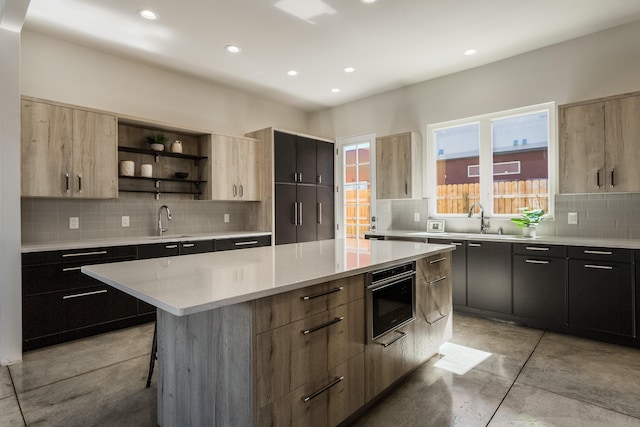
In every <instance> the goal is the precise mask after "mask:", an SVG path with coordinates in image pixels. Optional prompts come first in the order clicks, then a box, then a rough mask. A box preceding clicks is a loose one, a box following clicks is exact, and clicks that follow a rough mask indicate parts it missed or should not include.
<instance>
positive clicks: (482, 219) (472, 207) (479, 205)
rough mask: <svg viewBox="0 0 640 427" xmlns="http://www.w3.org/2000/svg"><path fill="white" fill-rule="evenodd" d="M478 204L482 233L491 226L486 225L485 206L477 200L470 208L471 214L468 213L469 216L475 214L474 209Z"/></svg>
mask: <svg viewBox="0 0 640 427" xmlns="http://www.w3.org/2000/svg"><path fill="white" fill-rule="evenodd" d="M476 206H477V207H479V208H480V234H484V232H485V231H486V229H487V228H489V226H488V225H485V223H484V208H483V207H482V205H481V204H480V203H477V202H476V203H474V204H472V205H471V207H470V208H469V215H467V218H471V216H472V215H473V209H474V208H475V207H476Z"/></svg>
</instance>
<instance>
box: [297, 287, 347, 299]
mask: <svg viewBox="0 0 640 427" xmlns="http://www.w3.org/2000/svg"><path fill="white" fill-rule="evenodd" d="M343 289H344V286H340V287H339V288H333V289H329V290H328V291H324V292H318V293H317V294H313V295H305V296H303V297H300V299H301V300H303V301H309V300H310V299H314V298H319V297H323V296H325V295H329V294H334V293H336V292H340V291H341V290H343Z"/></svg>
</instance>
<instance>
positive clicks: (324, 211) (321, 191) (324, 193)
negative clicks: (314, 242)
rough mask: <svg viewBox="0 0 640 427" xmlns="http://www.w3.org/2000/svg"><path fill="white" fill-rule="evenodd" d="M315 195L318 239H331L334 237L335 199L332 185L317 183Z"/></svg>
mask: <svg viewBox="0 0 640 427" xmlns="http://www.w3.org/2000/svg"><path fill="white" fill-rule="evenodd" d="M316 196H317V206H318V207H317V211H318V212H317V213H316V215H317V220H316V221H317V223H318V227H317V230H318V240H326V239H333V238H334V237H335V234H336V233H335V229H336V226H335V210H334V209H335V199H334V193H333V187H324V186H322V185H319V186H318V187H317V190H316Z"/></svg>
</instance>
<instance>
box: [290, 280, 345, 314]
mask: <svg viewBox="0 0 640 427" xmlns="http://www.w3.org/2000/svg"><path fill="white" fill-rule="evenodd" d="M289 295H290V298H291V321H292V322H295V321H297V320H300V319H304V318H305V317H309V316H313V315H316V314H319V313H322V312H323V311H326V310H328V309H330V308H333V307H337V306H339V305H343V304H346V303H347V302H348V300H349V291H348V286H346V284H345V283H344V282H343V281H341V280H336V281H333V282H328V283H322V284H320V285H315V286H309V287H307V288H302V289H297V290H295V291H292V292H290V293H289Z"/></svg>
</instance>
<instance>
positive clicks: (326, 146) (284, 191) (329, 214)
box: [274, 131, 335, 245]
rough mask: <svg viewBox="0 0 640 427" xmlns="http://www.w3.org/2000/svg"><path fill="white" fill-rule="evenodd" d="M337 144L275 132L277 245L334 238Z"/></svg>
mask: <svg viewBox="0 0 640 427" xmlns="http://www.w3.org/2000/svg"><path fill="white" fill-rule="evenodd" d="M334 158H335V157H334V144H333V143H331V142H327V141H321V140H317V139H313V138H310V137H305V136H300V135H294V134H289V133H285V132H279V131H274V181H275V239H276V245H281V244H286V243H296V242H309V241H314V240H324V239H333V238H334V237H335V218H334V209H335V203H334V186H333V182H334V179H333V174H334Z"/></svg>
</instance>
